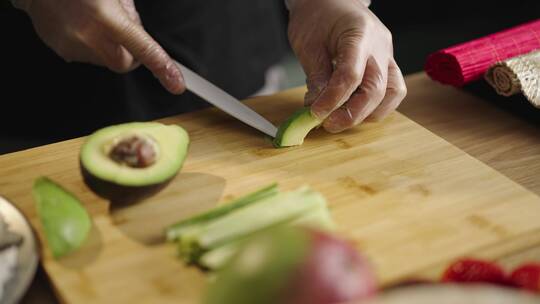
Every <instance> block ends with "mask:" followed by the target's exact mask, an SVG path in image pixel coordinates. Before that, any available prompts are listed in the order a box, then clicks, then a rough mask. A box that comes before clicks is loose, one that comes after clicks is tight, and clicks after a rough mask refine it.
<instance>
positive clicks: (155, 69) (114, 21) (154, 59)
mask: <svg viewBox="0 0 540 304" xmlns="http://www.w3.org/2000/svg"><path fill="white" fill-rule="evenodd" d="M105 19H106V20H107V22H108V24H106V26H108V28H109V29H110V32H111V34H112V37H111V38H112V39H113V40H114V41H116V42H118V43H119V44H121V45H122V46H123V47H125V48H126V49H127V50H128V51H129V52H130V53H131V54H132V55H133V57H134V58H135V59H136V60H138V61H139V62H141V63H142V64H143V65H144V66H146V68H148V69H149V70H150V71H151V72H152V73H153V74H154V76H155V77H156V78H158V79H159V81H160V82H161V84H162V85H163V86H164V87H165V88H166V89H167V90H168V91H169V92H171V93H173V94H180V93H182V92H183V91H184V90H185V84H184V78H183V77H182V73H181V72H180V69H179V68H178V66H177V65H176V64H175V63H174V61H173V60H172V59H171V57H169V55H168V54H167V52H165V50H164V49H163V48H162V47H161V46H160V45H159V44H158V43H157V42H156V41H155V40H154V39H153V38H152V37H151V36H150V35H149V34H148V33H147V32H146V31H145V30H144V29H143V28H142V26H141V25H139V24H137V23H136V22H134V21H133V20H132V19H131V18H129V17H128V16H126V15H125V14H116V15H113V16H108V18H105Z"/></svg>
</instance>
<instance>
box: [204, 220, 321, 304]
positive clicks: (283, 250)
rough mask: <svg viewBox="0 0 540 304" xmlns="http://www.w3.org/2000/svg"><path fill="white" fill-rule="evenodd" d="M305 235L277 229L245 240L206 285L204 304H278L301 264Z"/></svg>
mask: <svg viewBox="0 0 540 304" xmlns="http://www.w3.org/2000/svg"><path fill="white" fill-rule="evenodd" d="M310 246H311V242H310V238H309V235H308V233H305V231H303V230H301V229H292V228H290V227H288V228H287V227H279V228H276V229H271V230H268V231H265V232H264V233H261V234H258V235H256V236H254V237H253V238H250V239H249V240H247V241H246V242H245V243H244V244H242V246H240V248H239V250H238V251H237V253H236V254H235V255H234V256H233V257H232V258H231V259H230V260H229V262H227V263H226V264H225V266H224V267H223V268H222V269H221V270H219V271H218V272H217V274H216V279H215V280H214V281H213V282H212V283H211V284H210V285H209V287H208V290H207V293H206V296H205V299H204V301H203V303H205V304H253V303H257V304H273V303H281V300H282V297H283V296H285V295H284V294H283V290H284V289H285V287H286V286H287V284H289V283H290V278H291V276H292V275H293V274H294V271H295V270H296V269H298V267H299V266H300V265H301V264H302V263H303V262H304V260H305V257H306V255H307V254H308V252H309V249H310Z"/></svg>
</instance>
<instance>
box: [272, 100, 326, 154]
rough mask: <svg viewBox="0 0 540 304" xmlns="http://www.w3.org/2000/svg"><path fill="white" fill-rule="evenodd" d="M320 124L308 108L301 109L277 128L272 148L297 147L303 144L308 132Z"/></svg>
mask: <svg viewBox="0 0 540 304" xmlns="http://www.w3.org/2000/svg"><path fill="white" fill-rule="evenodd" d="M320 124H321V121H320V120H319V119H318V118H316V117H315V116H313V115H312V114H311V109H310V108H309V107H306V108H302V109H300V110H298V111H296V112H295V113H294V114H293V115H291V116H290V117H289V118H288V119H287V120H286V121H285V122H284V123H282V124H281V125H280V126H279V129H278V131H277V134H276V138H275V139H274V146H275V147H276V148H283V147H291V146H299V145H301V144H303V143H304V138H305V137H306V136H307V135H308V133H309V131H311V130H312V129H313V128H315V127H318V126H319V125H320Z"/></svg>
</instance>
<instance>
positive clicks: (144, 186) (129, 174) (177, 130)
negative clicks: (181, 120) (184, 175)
mask: <svg viewBox="0 0 540 304" xmlns="http://www.w3.org/2000/svg"><path fill="white" fill-rule="evenodd" d="M188 146H189V136H188V133H187V132H186V131H185V130H184V129H183V128H182V127H180V126H177V125H164V124H161V123H158V122H133V123H125V124H120V125H114V126H109V127H106V128H103V129H100V130H98V131H96V132H95V133H93V134H91V135H90V136H89V137H88V138H87V139H86V141H85V143H84V144H83V146H82V148H81V152H80V164H81V170H82V173H83V177H84V179H85V181H86V183H87V184H88V186H89V187H90V188H91V189H92V190H94V191H95V192H96V193H97V194H99V195H101V196H103V197H106V198H110V199H113V200H120V199H122V200H131V199H133V198H140V197H142V196H144V194H151V193H153V192H155V191H157V190H159V189H161V188H162V187H163V186H164V185H165V184H166V183H167V182H168V181H170V180H171V179H172V178H173V177H174V176H175V175H176V174H177V173H178V171H179V170H180V169H181V167H182V164H183V163H184V159H185V158H186V155H187V151H188Z"/></svg>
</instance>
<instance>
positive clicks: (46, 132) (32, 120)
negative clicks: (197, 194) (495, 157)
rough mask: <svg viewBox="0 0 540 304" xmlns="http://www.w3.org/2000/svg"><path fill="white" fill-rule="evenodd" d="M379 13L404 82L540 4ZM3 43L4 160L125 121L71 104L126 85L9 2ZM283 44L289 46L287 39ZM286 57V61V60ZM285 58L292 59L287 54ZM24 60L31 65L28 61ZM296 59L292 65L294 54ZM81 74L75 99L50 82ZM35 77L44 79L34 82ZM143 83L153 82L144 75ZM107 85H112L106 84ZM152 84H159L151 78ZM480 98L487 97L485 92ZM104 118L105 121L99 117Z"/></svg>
mask: <svg viewBox="0 0 540 304" xmlns="http://www.w3.org/2000/svg"><path fill="white" fill-rule="evenodd" d="M2 1H3V2H2ZM141 1H145V0H141ZM148 1H152V0H148ZM178 1H181V0H178ZM244 1H249V0H244ZM265 1H280V0H265ZM351 1H356V0H351ZM201 2H202V1H201ZM236 3H237V4H238V7H242V6H241V5H240V4H241V1H236ZM276 9H278V10H281V12H278V13H277V14H278V15H279V14H281V15H282V16H283V17H282V18H281V19H282V21H281V23H279V22H278V23H276V26H277V27H281V31H282V33H285V30H286V11H285V9H284V7H283V6H282V5H281V8H279V7H276ZM371 9H372V10H373V11H374V12H375V13H376V14H377V15H378V16H379V18H380V19H381V20H382V21H383V22H384V23H385V24H386V25H387V26H388V28H389V29H390V30H391V31H392V32H393V36H394V48H395V57H396V60H397V62H398V64H399V65H400V66H401V68H402V70H403V72H404V74H410V73H413V72H417V71H420V70H422V69H423V65H424V61H425V58H426V57H427V55H428V54H429V53H431V52H433V51H435V50H438V49H441V48H444V47H448V46H450V45H452V44H455V43H459V42H464V41H467V40H471V39H474V38H477V37H481V36H483V35H486V34H489V33H493V32H496V31H499V30H502V29H505V28H508V27H511V26H514V25H517V24H520V23H523V22H526V21H529V20H532V19H536V18H539V17H540V1H538V0H525V1H474V0H469V1H461V0H459V1H424V0H422V1H419V0H416V1H415V0H411V1H389V0H373V3H372V6H371ZM237 13H238V11H237ZM231 14H232V15H235V14H234V12H231ZM240 15H241V14H239V15H238V16H240ZM239 18H240V17H239ZM143 21H144V19H143ZM261 22H262V21H261ZM274 38H275V37H274ZM0 39H1V40H0V41H2V42H1V43H0V45H1V47H0V60H2V71H3V74H4V75H3V77H2V79H3V81H2V82H1V84H0V92H4V93H3V94H0V101H1V102H2V104H3V107H2V110H0V113H1V119H0V154H2V153H7V152H13V151H17V150H21V149H25V148H29V147H33V146H36V145H42V144H46V143H50V142H55V141H59V140H63V139H68V138H73V137H76V136H82V135H86V134H88V133H89V132H91V131H93V130H95V129H96V128H97V127H100V126H104V125H108V124H111V123H114V122H121V121H123V120H125V119H123V118H122V117H120V116H114V117H113V116H111V115H109V116H107V115H104V113H105V114H106V113H114V112H115V111H116V112H119V113H120V112H122V111H123V110H122V109H123V108H122V106H123V105H122V104H120V103H108V104H107V108H106V109H103V108H102V107H101V106H100V105H96V106H94V105H92V104H84V103H80V100H79V98H76V97H66V96H77V94H79V95H81V94H82V95H84V94H87V93H88V94H90V93H91V92H89V91H88V87H89V84H90V88H92V87H91V84H95V85H96V86H97V85H98V84H99V90H101V91H102V92H109V91H110V92H112V91H113V90H114V88H113V87H114V85H115V81H120V80H119V76H116V75H112V73H111V72H109V71H107V70H105V69H102V68H98V67H91V66H85V65H78V64H69V65H68V64H64V63H63V61H62V60H61V59H60V58H56V57H55V56H56V55H55V54H54V53H53V52H52V51H50V50H48V49H47V48H46V47H45V46H44V45H43V43H41V42H40V41H39V39H38V38H37V37H36V36H35V34H34V33H33V29H32V26H31V23H30V22H29V20H28V18H27V17H26V16H25V15H24V14H23V13H20V12H17V11H14V10H13V9H12V8H10V6H9V4H8V3H7V1H5V0H0ZM283 40H284V42H286V41H285V38H284V36H283ZM279 54H280V56H281V53H279ZM284 56H285V57H287V55H286V54H285V55H284ZM21 57H22V58H27V59H25V60H21V59H20V58H21ZM288 57H291V56H290V53H289V55H288ZM51 60H52V61H55V62H56V63H55V64H57V65H58V66H59V67H60V68H57V69H54V70H50V69H47V70H46V71H44V67H43V65H42V62H45V61H51ZM83 66H84V67H83ZM74 68H75V69H84V70H85V71H87V72H88V73H83V74H82V75H81V74H79V75H78V76H77V77H78V78H77V79H76V81H73V82H70V85H66V87H65V90H66V91H70V92H72V93H73V94H72V95H66V94H64V95H58V94H57V92H54V90H53V89H51V88H54V87H56V88H62V85H63V83H56V84H53V83H51V81H53V80H51V79H47V78H48V77H47V75H51V78H52V77H53V75H63V77H64V78H59V79H67V80H69V78H70V75H71V74H70V73H71V71H72V70H73V69H74ZM140 70H144V69H140ZM138 73H142V72H138ZM14 75H17V77H14ZM35 75H39V77H33V76H35ZM55 77H56V76H55ZM122 77H123V76H122ZM140 77H143V78H144V77H149V76H148V75H143V74H141V75H140ZM105 78H110V79H112V81H109V82H103V81H101V82H100V81H99V80H100V79H105ZM25 79H27V81H26V82H25V81H24V80H25ZM39 79H41V80H39ZM149 79H150V81H151V78H149ZM47 81H49V82H47ZM78 83H79V84H81V85H80V86H79V85H78ZM108 86H110V88H108ZM14 88H16V89H14ZM224 88H225V89H227V87H224ZM229 90H232V88H231V89H229ZM473 90H476V91H475V92H477V93H478V94H482V89H475V88H473ZM484 91H485V90H484ZM27 93H32V94H33V96H35V97H34V98H32V100H28V99H23V98H21V96H27V95H28V94H27ZM244 95H245V94H244ZM244 95H242V94H241V93H238V94H236V96H237V97H239V98H243V97H245V96H244ZM55 96H59V97H58V98H61V99H64V100H61V102H62V103H63V104H69V105H71V106H70V107H69V108H68V107H66V108H65V109H62V108H61V107H60V108H54V109H53V110H50V111H48V108H52V105H53V104H55V100H54V98H55ZM109 97H110V96H109ZM124 97H125V96H124ZM103 98H106V97H103ZM49 104H50V105H51V107H49V106H48V105H49ZM96 113H98V114H99V115H95V114H96ZM172 114H174V113H173V112H166V113H165V112H164V114H163V115H159V114H156V115H154V116H155V117H152V118H157V117H162V116H165V115H172ZM74 117H85V119H86V120H88V121H86V122H84V123H83V121H81V120H80V119H76V118H74Z"/></svg>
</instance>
